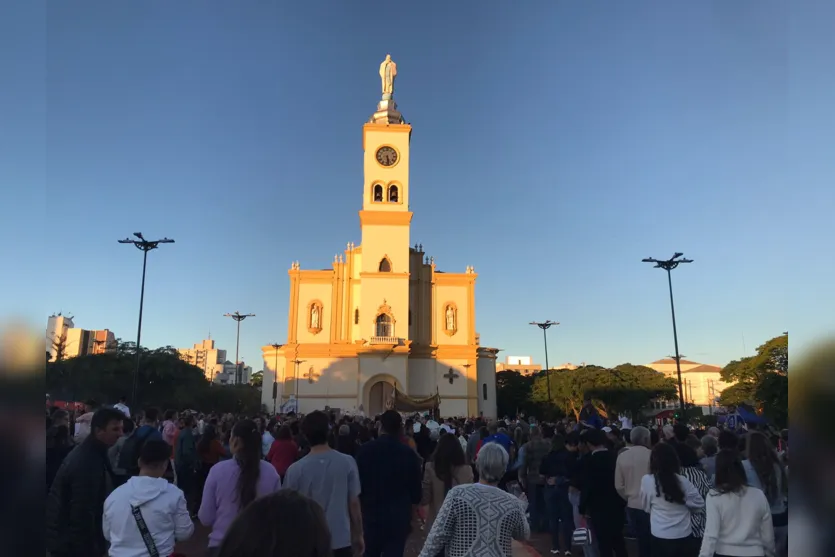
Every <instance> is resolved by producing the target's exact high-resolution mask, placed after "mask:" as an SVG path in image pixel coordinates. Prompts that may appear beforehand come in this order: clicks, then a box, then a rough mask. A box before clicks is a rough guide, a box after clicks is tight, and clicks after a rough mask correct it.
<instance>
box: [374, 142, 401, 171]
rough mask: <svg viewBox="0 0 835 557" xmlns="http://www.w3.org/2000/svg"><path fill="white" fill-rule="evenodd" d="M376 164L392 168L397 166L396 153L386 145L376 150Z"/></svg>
mask: <svg viewBox="0 0 835 557" xmlns="http://www.w3.org/2000/svg"><path fill="white" fill-rule="evenodd" d="M377 162H378V163H380V164H381V165H383V166H394V165H395V164H397V151H395V150H394V148H393V147H389V146H388V145H386V146H385V147H380V148H379V149H377Z"/></svg>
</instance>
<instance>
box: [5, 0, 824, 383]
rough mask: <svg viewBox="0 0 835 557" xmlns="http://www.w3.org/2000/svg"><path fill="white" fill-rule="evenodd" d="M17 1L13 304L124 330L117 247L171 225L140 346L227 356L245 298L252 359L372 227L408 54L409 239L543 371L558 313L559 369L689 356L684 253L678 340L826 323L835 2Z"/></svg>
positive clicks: (151, 284)
mask: <svg viewBox="0 0 835 557" xmlns="http://www.w3.org/2000/svg"><path fill="white" fill-rule="evenodd" d="M19 4H21V6H20V7H18V8H14V7H7V8H4V10H9V9H11V10H12V12H13V13H11V14H6V17H3V18H0V20H2V21H3V23H0V31H2V32H0V46H1V47H3V48H0V67H2V68H4V69H3V76H4V77H3V85H2V87H0V116H2V118H0V184H2V186H0V187H1V188H2V192H3V193H2V199H3V200H4V201H3V203H2V205H3V208H4V211H3V222H2V224H0V227H2V228H0V231H2V234H3V237H4V238H5V239H6V240H4V243H3V244H4V247H3V248H2V249H3V251H4V254H3V258H2V260H3V267H4V271H3V272H0V288H2V290H0V292H3V295H2V297H1V298H0V315H8V314H11V313H14V312H19V313H20V312H22V313H24V314H25V315H27V316H28V317H29V318H30V319H32V320H33V322H36V323H38V324H39V326H43V325H45V323H46V318H47V316H48V315H49V314H50V313H52V312H57V311H59V310H62V311H64V312H69V313H72V314H74V315H75V317H76V319H75V321H76V325H77V326H80V327H83V328H105V327H106V328H110V329H111V330H113V331H114V332H115V333H116V335H117V336H118V337H121V338H123V339H125V340H133V339H135V334H136V317H137V309H138V302H139V281H140V272H141V263H142V261H141V254H140V252H138V251H137V250H135V249H133V248H132V247H129V246H122V245H119V244H117V243H116V240H117V239H120V238H124V237H126V236H129V235H130V234H131V233H132V232H134V231H141V232H143V233H144V234H145V235H146V237H148V238H158V237H162V236H168V237H171V238H174V239H175V240H176V243H175V244H173V245H170V246H163V247H162V248H161V249H159V250H157V251H155V252H152V253H151V254H150V257H149V265H148V277H147V288H146V298H145V321H144V328H143V341H144V342H143V344H146V345H149V346H160V345H166V344H170V345H174V346H179V347H186V346H191V345H192V344H193V343H195V342H199V341H200V340H201V339H202V338H204V337H205V336H206V335H207V334H209V332H211V335H212V338H214V339H216V340H217V342H218V344H219V346H220V347H221V348H225V349H227V350H229V356H230V359H231V358H233V357H234V349H235V324H234V322H233V321H232V320H231V319H227V318H223V317H222V315H223V313H226V312H233V311H235V310H240V311H241V312H251V313H255V314H257V317H255V318H254V319H251V320H247V321H246V322H245V323H244V324H243V327H242V339H241V355H242V356H243V358H244V359H245V360H246V362H247V363H248V364H250V365H252V366H253V368H254V369H255V370H258V369H261V367H262V362H261V357H260V355H261V351H260V347H261V346H262V345H264V344H268V343H270V342H276V341H277V342H285V341H286V334H287V304H288V295H289V288H288V278H287V269H288V268H289V266H290V263H291V262H292V261H294V260H299V261H300V262H301V265H302V268H314V269H318V268H325V267H328V266H329V265H330V263H331V261H332V260H333V255H334V254H335V253H337V252H340V251H341V250H343V249H344V248H345V244H346V243H347V242H351V241H353V242H356V243H359V241H360V233H359V221H358V217H357V210H358V209H359V208H360V206H361V196H362V189H361V188H362V164H361V162H362V159H361V157H362V152H361V126H362V124H363V123H364V122H365V121H366V120H367V119H368V117H369V116H370V114H371V113H372V112H373V111H374V109H375V104H376V102H377V100H378V99H379V96H380V93H379V87H380V85H379V77H378V75H377V70H378V66H379V63H380V61H381V60H382V59H383V58H384V56H385V55H386V54H387V53H391V55H392V57H393V59H394V60H395V61H396V62H397V64H398V78H397V83H396V91H395V98H396V100H397V102H398V104H399V107H400V109H401V111H402V112H403V114H404V116H405V117H406V119H407V121H409V122H410V123H411V124H412V125H413V127H414V132H413V136H412V168H411V188H412V190H411V201H412V207H411V208H412V210H413V211H414V213H415V216H414V219H413V225H412V239H413V242H420V243H422V244H423V245H424V247H425V249H426V251H427V253H428V254H430V255H433V256H434V257H435V259H436V262H437V263H438V265H439V268H440V269H442V270H446V271H449V272H463V271H464V269H465V267H466V266H467V265H473V266H475V269H476V271H477V272H478V273H479V278H478V282H477V304H478V305H477V322H478V330H479V332H480V334H481V339H482V343H483V344H485V345H488V346H495V347H498V348H501V349H503V353H502V356H506V355H532V356H534V358H535V360H536V361H538V362H542V360H543V357H542V353H543V352H542V335H541V333H540V331H539V330H538V329H535V328H533V327H531V326H529V325H528V324H527V323H528V322H529V321H531V320H545V319H552V320H556V321H559V322H561V323H562V324H561V325H560V326H559V327H557V328H556V329H551V332H550V333H549V340H550V361H551V363H552V364H555V363H562V362H567V361H570V362H573V363H580V362H587V363H596V364H601V365H614V364H617V363H620V362H624V361H631V362H633V363H646V362H649V361H652V360H655V359H657V358H660V357H664V356H666V355H668V354H671V353H672V351H673V343H672V331H671V327H670V313H669V299H668V297H667V290H666V277H665V276H664V273H663V272H662V271H659V270H654V269H652V268H650V266H648V265H646V264H642V263H641V258H643V257H648V256H653V257H659V258H661V257H669V256H670V255H672V253H673V252H675V251H682V252H684V253H685V254H686V256H688V257H691V258H693V259H695V263H693V264H691V265H688V266H686V267H685V266H683V267H681V268H679V269H678V270H676V271H675V272H674V276H673V286H674V289H675V295H676V303H677V308H676V309H677V313H678V325H679V338H680V346H681V352H682V354H684V355H685V356H687V357H688V358H689V359H692V360H697V361H702V362H706V363H715V364H720V365H721V364H724V363H726V362H727V361H728V360H730V359H733V358H737V357H740V356H743V355H745V354H746V353H751V352H753V350H754V348H755V347H756V346H757V345H758V344H760V343H761V342H763V341H765V340H767V339H768V338H771V337H772V336H775V335H778V334H780V333H782V332H783V331H785V330H790V331H791V333H792V341H793V348H794V347H795V346H797V345H798V344H796V343H795V341H797V342H798V343H805V342H808V340H809V339H811V338H813V337H815V336H816V335H818V334H819V333H822V332H824V331H831V330H833V329H835V327H833V324H834V323H835V317H833V315H835V302H834V301H833V294H832V293H831V284H832V282H833V275H835V263H833V259H835V258H833V255H832V253H833V249H832V240H833V237H835V232H833V213H835V193H833V176H835V155H833V145H835V137H834V135H835V132H834V131H833V130H835V103H833V98H835V71H833V66H832V57H833V53H835V39H833V34H832V33H831V31H830V30H827V25H828V24H827V22H829V23H831V22H832V21H833V20H835V4H833V3H832V2H825V1H820V2H818V3H817V4H816V5H813V4H803V3H794V2H792V3H789V2H785V1H782V0H780V1H777V0H774V1H772V0H764V1H740V2H727V1H724V0H717V1H714V2H711V1H699V2H666V1H657V2H651V1H630V2H626V1H613V2H582V1H556V0H549V1H541V2H540V1H536V0H531V1H530V2H498V1H481V2H466V1H455V2H371V1H362V2H359V1H342V0H339V1H337V0H332V1H328V2H289V1H288V2H279V1H271V2H266V1H264V2H262V1H258V2H256V1H250V0H245V1H236V2H220V1H210V2H207V1H205V0H199V1H196V0H195V1H192V0H177V1H168V0H166V1H161V0H143V1H118V2H114V1H112V0H88V1H85V2H59V1H55V2H50V5H49V9H48V10H45V9H44V8H43V6H42V5H41V6H40V7H38V4H37V2H35V3H23V2H20V3H19ZM22 4H26V6H22ZM791 6H794V8H792V7H791ZM801 6H802V7H801ZM15 10H17V11H16V12H15ZM24 10H26V13H24ZM20 236H23V237H20ZM7 265H8V267H7ZM29 270H31V271H33V272H29ZM41 323H43V325H40V324H41Z"/></svg>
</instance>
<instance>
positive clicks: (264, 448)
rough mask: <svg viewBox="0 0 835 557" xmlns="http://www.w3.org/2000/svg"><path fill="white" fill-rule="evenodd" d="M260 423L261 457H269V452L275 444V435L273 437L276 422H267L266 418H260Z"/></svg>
mask: <svg viewBox="0 0 835 557" xmlns="http://www.w3.org/2000/svg"><path fill="white" fill-rule="evenodd" d="M258 425H259V426H260V427H261V428H262V430H261V457H262V458H267V454H269V452H270V449H271V448H272V446H273V441H275V437H273V431H272V430H273V428H274V427H275V422H273V421H272V420H270V421H269V422H267V421H266V420H259V421H258Z"/></svg>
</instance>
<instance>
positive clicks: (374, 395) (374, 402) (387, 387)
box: [368, 381, 394, 417]
mask: <svg viewBox="0 0 835 557" xmlns="http://www.w3.org/2000/svg"><path fill="white" fill-rule="evenodd" d="M393 399H394V385H392V384H391V383H389V382H388V381H377V382H376V383H374V384H373V385H371V389H370V391H369V392H368V416H370V417H374V416H376V415H378V414H382V413H383V412H385V411H386V410H388V409H389V408H388V405H389V404H391V402H390V401H392V400H393Z"/></svg>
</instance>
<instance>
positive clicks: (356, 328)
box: [348, 280, 363, 342]
mask: <svg viewBox="0 0 835 557" xmlns="http://www.w3.org/2000/svg"><path fill="white" fill-rule="evenodd" d="M361 293H362V283H361V282H360V281H359V280H357V281H355V282H354V283H353V284H352V285H351V336H350V338H349V339H348V340H350V341H351V342H354V341H356V340H359V339H361V338H362V318H363V313H362V309H361V306H362V296H361ZM356 310H359V315H357V314H356V313H355V311H356ZM357 317H359V319H357Z"/></svg>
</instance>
